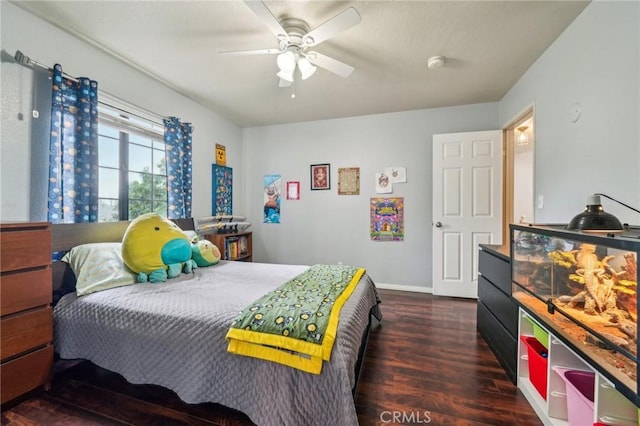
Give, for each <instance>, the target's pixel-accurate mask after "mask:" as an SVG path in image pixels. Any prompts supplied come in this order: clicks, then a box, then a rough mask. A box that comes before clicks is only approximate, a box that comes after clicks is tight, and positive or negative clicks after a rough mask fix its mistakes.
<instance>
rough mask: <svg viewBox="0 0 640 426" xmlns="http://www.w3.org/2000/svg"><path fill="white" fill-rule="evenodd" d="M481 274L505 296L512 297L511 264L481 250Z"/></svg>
mask: <svg viewBox="0 0 640 426" xmlns="http://www.w3.org/2000/svg"><path fill="white" fill-rule="evenodd" d="M478 270H479V271H480V274H481V275H482V276H483V277H485V278H486V279H488V280H489V281H491V282H492V283H493V284H495V285H496V287H498V288H499V289H500V290H502V291H503V292H505V294H508V295H511V263H510V262H508V261H506V260H503V259H501V258H499V257H497V256H494V255H493V254H491V253H490V252H488V251H487V250H484V249H483V250H480V254H479V259H478Z"/></svg>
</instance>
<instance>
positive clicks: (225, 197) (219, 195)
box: [211, 164, 233, 216]
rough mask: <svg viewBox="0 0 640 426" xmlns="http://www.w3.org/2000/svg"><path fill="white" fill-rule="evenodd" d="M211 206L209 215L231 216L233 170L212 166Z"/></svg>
mask: <svg viewBox="0 0 640 426" xmlns="http://www.w3.org/2000/svg"><path fill="white" fill-rule="evenodd" d="M211 180H212V183H213V184H212V192H213V194H212V200H211V201H212V206H211V215H212V216H217V215H232V214H233V204H232V201H233V169H232V168H231V167H224V166H219V165H217V164H212V170H211Z"/></svg>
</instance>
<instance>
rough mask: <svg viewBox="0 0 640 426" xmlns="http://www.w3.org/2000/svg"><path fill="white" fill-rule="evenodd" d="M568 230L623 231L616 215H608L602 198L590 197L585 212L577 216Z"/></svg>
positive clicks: (570, 223)
mask: <svg viewBox="0 0 640 426" xmlns="http://www.w3.org/2000/svg"><path fill="white" fill-rule="evenodd" d="M567 229H570V230H574V231H594V232H619V231H623V230H624V227H623V226H622V223H620V221H619V220H618V218H617V217H615V216H614V215H612V214H610V213H607V212H605V211H604V208H602V204H600V197H599V196H597V195H593V196H591V197H589V200H588V201H587V206H586V207H585V209H584V211H583V212H582V213H580V214H578V215H576V216H575V217H574V218H573V219H571V222H569V225H568V226H567Z"/></svg>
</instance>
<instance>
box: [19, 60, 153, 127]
mask: <svg viewBox="0 0 640 426" xmlns="http://www.w3.org/2000/svg"><path fill="white" fill-rule="evenodd" d="M14 59H15V60H16V62H18V63H19V64H21V65H25V66H29V65H35V66H37V67H40V68H42V69H45V70H47V71H49V72H50V73H53V68H51V67H48V66H47V65H45V64H41V63H40V62H38V61H34V60H33V59H31V58H30V57H28V56H27V55H25V54H24V53H22V52H21V51H19V50H16V54H15V55H14ZM62 75H63V76H64V77H65V78H68V79H69V80H71V81H74V82H76V83H78V82H79V81H80V80H78V78H77V77H74V76H72V75H69V74H67V73H66V72H64V71H63V72H62ZM107 96H108V97H110V98H114V99H117V98H116V97H115V96H113V95H109V94H107ZM121 102H123V101H121ZM98 103H100V104H102V105H105V106H108V107H109V108H113V109H116V110H118V111H121V112H123V113H126V114H129V115H134V116H136V117H138V118H142V119H144V120H149V121H152V122H153V123H154V124H158V125H161V126H164V122H156V121H153V120H150V119H149V117H144V116H142V115H138V114H135V113H133V112H131V111H125V110H123V109H122V108H120V107H117V106H115V105H112V104H109V103H107V102H104V101H101V100H98ZM123 103H124V102H123ZM134 107H135V106H134ZM135 108H138V109H142V108H139V107H135ZM145 112H148V111H145ZM148 113H149V114H150V115H153V116H155V118H156V120H160V121H162V120H163V119H164V118H165V117H162V116H160V115H158V114H155V113H152V112H148Z"/></svg>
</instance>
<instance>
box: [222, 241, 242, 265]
mask: <svg viewBox="0 0 640 426" xmlns="http://www.w3.org/2000/svg"><path fill="white" fill-rule="evenodd" d="M225 245H226V247H225V249H226V250H225V252H226V253H227V260H233V259H235V258H237V257H238V253H240V251H239V250H238V238H237V237H233V238H227V239H226V240H225Z"/></svg>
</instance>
